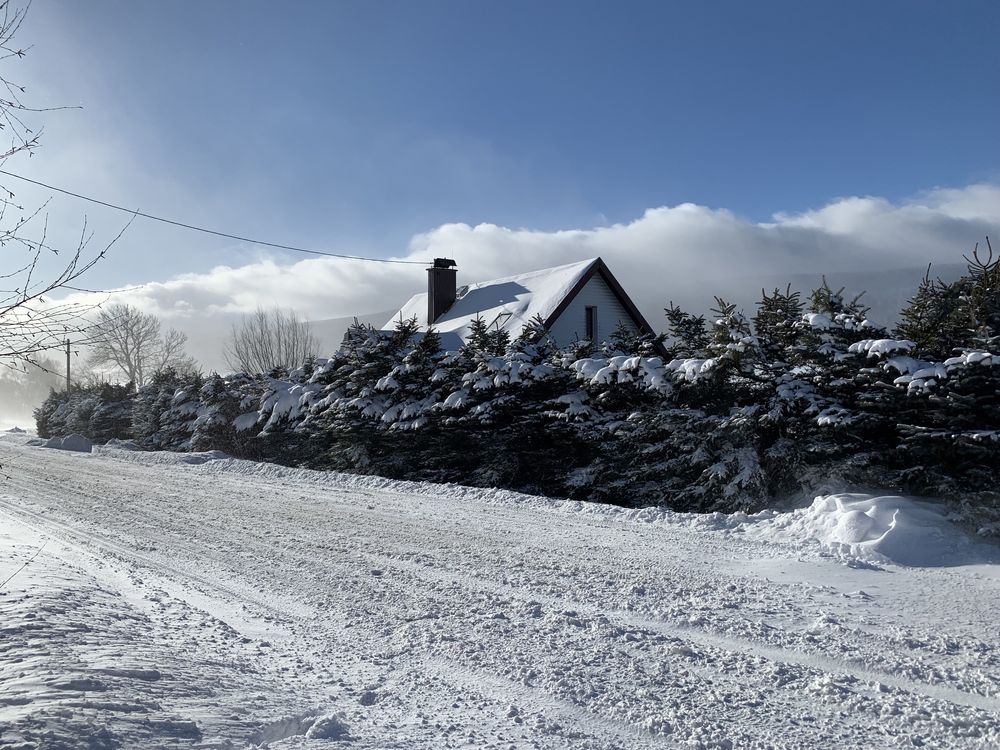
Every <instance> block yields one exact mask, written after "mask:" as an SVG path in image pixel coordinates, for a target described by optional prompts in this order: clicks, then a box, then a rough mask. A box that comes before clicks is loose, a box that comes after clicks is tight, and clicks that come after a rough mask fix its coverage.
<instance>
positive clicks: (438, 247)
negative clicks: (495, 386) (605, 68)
mask: <svg viewBox="0 0 1000 750" xmlns="http://www.w3.org/2000/svg"><path fill="white" fill-rule="evenodd" d="M998 228H1000V186H996V185H987V184H981V185H971V186H968V187H965V188H959V189H950V188H949V189H940V190H933V191H929V192H927V193H924V194H921V195H919V196H917V197H915V198H913V199H912V200H909V201H905V202H901V203H892V202H890V201H887V200H885V199H881V198H873V197H864V198H857V197H853V198H842V199H838V200H835V201H832V202H831V203H829V204H828V205H826V206H823V207H821V208H819V209H816V210H812V211H807V212H803V213H800V214H776V215H775V216H774V218H773V221H770V222H765V223H754V222H750V221H747V220H745V219H742V218H740V217H738V216H736V215H734V214H733V213H732V212H729V211H726V210H720V209H710V208H707V207H704V206H698V205H694V204H682V205H679V206H674V207H660V208H653V209H649V210H647V211H646V212H645V213H644V214H643V216H641V217H640V218H638V219H636V220H634V221H632V222H629V223H627V224H614V225H611V226H604V227H598V228H593V229H573V230H564V231H557V232H542V231H533V230H529V229H509V228H506V227H501V226H497V225H494V224H480V225H478V226H475V227H473V226H469V225H466V224H445V225H442V226H440V227H437V228H436V229H433V230H432V231H430V232H427V233H424V234H420V235H417V236H415V237H413V239H412V240H411V242H410V247H409V249H408V253H407V255H406V256H404V259H409V260H414V259H420V260H424V259H430V258H433V257H440V256H444V257H449V258H455V259H456V260H457V261H458V265H459V277H460V280H464V281H476V280H482V279H489V278H494V277H497V276H503V275H508V274H514V273H519V272H522V271H527V270H531V269H535V268H544V267H546V266H551V265H558V264H561V263H569V262H573V261H576V260H580V259H582V258H586V257H591V256H597V255H600V256H602V257H603V258H604V260H605V261H606V262H607V263H608V264H609V265H610V267H611V268H612V270H613V271H614V273H615V274H616V275H617V276H618V278H619V279H620V280H621V281H622V283H623V284H624V286H625V288H626V289H627V290H628V291H629V292H630V294H631V295H632V296H633V298H634V299H635V301H636V303H637V304H638V305H639V307H640V308H641V309H642V310H643V311H644V312H645V313H646V314H647V316H648V317H649V318H650V320H651V321H652V322H653V324H654V327H656V326H658V325H659V322H660V320H661V318H660V310H661V308H662V307H663V306H664V305H665V304H666V303H667V301H668V300H675V301H680V302H682V303H684V304H686V305H694V306H698V307H699V308H700V309H704V307H706V306H707V303H708V302H709V301H710V299H711V297H710V293H711V292H714V291H720V292H722V293H724V294H730V295H735V296H736V297H737V298H738V299H743V298H744V295H743V294H742V293H745V294H746V295H752V294H754V291H755V288H756V289H758V290H759V287H760V284H761V283H765V282H763V281H761V280H762V279H764V280H768V279H773V280H774V281H773V282H771V281H767V282H766V283H778V282H779V281H780V280H781V279H782V278H787V277H791V276H793V275H797V274H798V275H801V274H808V275H810V277H812V278H815V280H816V281H818V280H819V277H820V275H821V274H824V273H825V274H828V275H830V274H832V275H834V280H835V281H836V280H837V278H836V277H837V274H841V275H844V274H856V273H857V272H864V273H865V274H871V273H874V272H877V271H886V270H890V269H895V268H918V267H922V266H924V265H925V264H926V263H928V262H931V261H933V262H935V263H955V262H959V261H960V260H961V254H962V253H963V252H967V251H968V250H969V249H970V248H971V246H972V244H973V243H974V242H976V241H981V240H982V238H983V236H984V235H986V234H989V233H991V232H993V233H994V234H997V233H998ZM425 278H426V276H425V273H424V271H423V268H422V267H421V266H419V265H410V266H407V265H393V264H382V263H363V262H359V261H349V260H337V259H332V258H305V259H303V260H300V261H298V262H292V263H281V262H279V261H278V260H275V259H273V258H262V259H259V260H257V261H255V262H253V263H250V264H247V265H243V266H239V267H229V266H219V267H217V268H214V269H212V270H210V271H208V272H206V273H188V274H182V275H178V276H176V277H174V278H171V279H167V280H165V281H153V282H149V283H147V284H144V285H142V286H141V287H140V288H139V289H136V290H132V291H127V292H123V293H121V294H120V295H117V297H116V301H122V302H129V303H131V304H136V305H139V306H140V307H142V308H144V309H146V310H149V311H151V312H154V313H156V314H158V315H161V316H163V317H164V318H165V319H167V320H169V321H171V324H173V325H178V326H179V327H182V328H184V329H186V330H188V331H189V332H197V331H198V330H199V329H202V330H205V329H208V328H213V326H212V325H211V324H210V322H209V321H210V320H212V319H215V320H216V322H218V321H222V320H224V321H229V320H232V319H233V316H234V315H235V314H239V313H242V312H246V311H249V310H252V309H253V308H255V307H256V306H257V305H259V304H263V305H271V304H279V305H282V306H286V307H291V308H294V309H295V310H297V311H298V312H299V314H300V315H302V316H304V317H307V318H309V319H314V320H315V319H324V318H332V317H341V316H350V315H356V314H366V313H371V312H375V311H381V310H389V309H393V308H397V307H399V306H400V305H401V304H402V303H403V302H404V301H405V300H406V299H407V298H408V297H409V296H410V295H411V294H414V293H416V292H419V291H422V289H423V287H424V284H425V283H426V282H425ZM851 278H852V279H854V278H857V277H856V276H852V277H851ZM862 278H863V277H862ZM460 283H461V281H460ZM907 283H909V281H908V282H907ZM870 291H872V290H870ZM875 291H876V293H877V290H875ZM82 296H84V295H75V297H76V298H80V297H82ZM894 301H895V300H894ZM227 325H228V323H227ZM212 364H215V363H212Z"/></svg>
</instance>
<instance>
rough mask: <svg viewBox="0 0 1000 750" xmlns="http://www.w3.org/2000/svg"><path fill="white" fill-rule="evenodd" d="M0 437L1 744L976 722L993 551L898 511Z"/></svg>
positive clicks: (991, 665)
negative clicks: (410, 479)
mask: <svg viewBox="0 0 1000 750" xmlns="http://www.w3.org/2000/svg"><path fill="white" fill-rule="evenodd" d="M25 440H26V438H25V437H23V436H16V435H10V436H5V437H3V438H2V439H0V463H2V466H3V473H4V474H6V475H9V477H8V478H6V479H4V484H3V487H2V488H0V581H3V579H5V578H7V577H8V576H9V575H10V574H11V573H14V572H15V571H17V570H18V568H19V567H20V566H21V565H22V564H23V563H24V562H25V561H27V560H28V559H30V558H32V556H34V555H35V554H36V552H38V550H39V549H40V548H41V551H40V552H38V554H37V557H35V559H34V560H33V561H32V562H31V563H30V564H29V565H28V566H27V567H25V568H24V569H23V570H21V572H19V573H17V574H16V575H15V577H14V578H13V579H12V580H11V581H10V582H9V583H8V584H6V586H5V587H3V589H2V591H0V747H5V748H25V749H27V748H36V747H38V748H46V749H49V748H91V749H92V750H101V749H103V748H118V747H121V748H161V747H205V748H208V747H214V748H227V747H246V746H248V745H251V746H252V745H270V746H271V747H274V748H307V747H308V748H328V747H351V748H354V747H357V748H404V747H405V748H446V747H476V748H487V747H490V748H522V747H540V748H615V747H617V748H647V747H668V748H669V747H684V748H689V747H690V748H695V747H705V748H711V747H715V748H758V747H759V748H764V747H769V748H782V747H789V748H793V747H809V748H838V750H839V749H840V748H893V747H917V746H924V747H934V748H949V747H956V748H958V747H960V748H976V747H982V748H995V747H997V746H1000V638H998V630H1000V626H998V622H1000V618H998V610H1000V573H998V570H1000V565H998V561H997V556H996V553H995V549H994V548H991V547H986V546H977V545H976V544H975V543H972V542H965V541H962V539H961V538H960V537H959V536H957V534H958V532H956V531H954V530H950V529H948V528H946V527H945V526H942V525H941V523H940V519H937V520H935V518H936V517H933V514H931V515H927V514H926V513H924V514H923V515H922V513H923V511H921V510H920V509H919V508H918V509H917V511H916V512H915V513H914V514H910V515H905V514H899V513H896V512H895V511H893V510H892V503H889V505H888V506H882V505H879V506H878V507H877V508H875V510H878V511H879V513H871V512H869V513H867V514H865V513H863V512H862V511H864V510H865V509H866V508H869V506H870V505H871V504H870V502H869V501H866V500H865V499H863V498H862V499H857V498H854V499H852V498H846V499H844V498H841V499H840V501H841V502H842V503H843V502H847V503H848V504H850V503H851V502H855V501H857V502H859V503H861V504H860V505H857V506H856V507H855V506H851V507H853V508H854V509H853V510H851V509H850V508H847V509H845V508H840V509H839V510H838V511H837V512H831V511H832V510H836V509H833V508H832V505H835V504H836V502H835V501H834V500H828V501H824V502H825V503H826V505H823V504H820V506H817V507H815V508H814V509H813V510H812V511H800V512H798V513H795V514H783V515H775V516H773V517H760V518H751V519H746V518H741V517H724V516H713V517H692V516H684V515H678V514H666V513H659V512H652V511H646V512H628V511H622V510H616V509H609V508H601V507H598V506H583V505H580V504H575V503H562V502H557V501H548V500H542V499H536V498H526V497H523V496H517V495H513V494H511V493H503V492H484V491H476V490H463V489H461V488H448V487H435V486H432V485H418V484H406V483H394V482H387V481H384V480H376V479H369V478H350V477H343V476H338V475H324V474H317V473H314V472H305V471H296V470H289V469H282V468H279V467H274V466H267V465H259V464H252V463H248V462H242V461H233V460H229V459H220V458H218V457H215V456H208V455H200V456H199V455H188V456H184V455H175V454H157V453H152V454H149V453H129V452H125V451H112V452H106V453H103V454H99V453H95V454H83V453H71V452H66V451H58V450H51V449H46V448H40V447H35V446H30V445H26V444H25ZM865 502H869V505H865V504H864V503H865ZM897 510H898V508H897ZM880 513H881V514H882V516H885V517H882V516H880ZM887 513H888V515H886V514H887ZM927 513H930V512H929V511H928V512H927ZM862 515H864V516H865V518H862V517H861V516H862ZM865 519H868V520H865ZM873 519H874V520H873ZM892 519H895V521H894V522H893V521H892ZM904 521H905V522H904ZM894 523H895V525H893V524H894ZM880 524H881V525H880ZM887 528H889V529H890V530H891V533H889V534H884V533H883V532H884V531H885V530H886V529H887ZM897 532H898V533H897ZM904 532H905V533H904ZM810 534H813V535H815V534H820V535H821V536H824V538H826V539H827V540H830V539H838V540H839V541H841V542H843V544H842V545H841V546H839V547H836V548H834V547H830V546H824V545H822V544H820V543H818V542H817V541H816V540H815V539H810V538H809V535H810ZM908 539H909V540H913V539H916V540H918V544H917V545H916V547H914V545H912V544H908V543H907V541H906V540H908ZM42 545H44V547H42ZM925 552H926V553H927V554H925ZM881 554H890V555H891V556H896V557H897V558H898V557H899V556H903V557H907V556H909V558H908V559H909V560H910V561H911V562H913V561H924V562H927V561H930V562H934V563H935V564H936V566H935V567H906V566H902V565H898V564H895V563H890V562H885V561H884V558H883V557H881V556H880V555H881ZM316 717H325V718H320V719H319V720H318V721H317V720H316Z"/></svg>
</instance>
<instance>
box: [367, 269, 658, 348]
mask: <svg viewBox="0 0 1000 750" xmlns="http://www.w3.org/2000/svg"><path fill="white" fill-rule="evenodd" d="M457 276H458V272H457V270H456V269H455V261H453V260H450V259H448V258H435V260H434V265H433V266H432V267H431V268H428V269H427V291H426V292H424V293H422V294H417V295H415V296H413V297H412V298H411V299H410V301H409V302H407V303H406V304H405V305H403V307H402V309H400V310H399V312H398V313H396V314H395V315H393V316H392V318H391V319H390V320H389V321H388V322H387V323H386V324H385V325H384V326H383V328H384V329H387V330H389V329H392V327H393V326H394V325H395V324H396V323H397V321H399V320H400V319H402V320H408V319H410V318H412V317H414V316H416V318H417V320H418V321H419V323H420V331H421V332H426V331H427V329H428V328H429V327H430V326H432V325H433V326H434V329H435V330H436V331H437V332H438V333H439V334H440V336H441V343H442V345H443V346H444V347H445V348H446V349H457V348H458V347H460V346H461V345H462V344H463V343H464V341H465V340H466V337H467V336H468V335H469V327H470V325H471V324H472V322H473V321H474V320H475V319H476V316H480V317H481V318H482V319H483V320H484V321H485V322H486V324H487V326H488V327H490V328H491V329H503V330H506V331H507V332H508V333H509V334H510V336H511V338H512V339H513V338H516V337H517V336H518V335H520V333H521V330H522V328H523V327H524V326H525V325H526V324H527V323H528V322H529V321H531V320H532V319H534V318H535V317H536V316H540V317H541V319H542V320H544V321H545V327H546V329H547V330H548V331H549V334H550V335H551V336H552V338H553V339H554V340H555V342H556V343H557V344H558V345H560V346H565V345H567V344H569V343H572V342H573V341H574V340H577V339H587V340H589V341H594V342H598V343H599V342H603V341H606V340H608V339H609V338H610V337H611V334H612V333H613V332H614V330H615V328H616V327H617V326H618V325H619V324H623V325H624V326H625V328H626V329H627V330H629V331H630V332H633V333H650V334H651V333H653V329H652V328H651V327H650V325H649V323H647V322H646V319H645V318H643V317H642V313H640V312H639V310H638V308H636V306H635V304H634V303H633V302H632V300H631V299H629V296H628V294H626V293H625V290H624V289H623V288H622V285H621V284H619V283H618V280H617V279H615V277H614V275H613V274H612V273H611V270H610V269H609V268H608V266H607V264H606V263H605V262H604V261H603V260H601V259H600V258H591V259H590V260H584V261H580V262H579V263H570V264H568V265H565V266H557V267H555V268H545V269H542V270H540V271H530V272H528V273H522V274H519V275H517V276H508V277H506V278H502V279H494V280H492V281H481V282H479V283H476V284H469V285H468V286H462V287H458V286H457Z"/></svg>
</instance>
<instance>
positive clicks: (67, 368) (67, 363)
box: [66, 339, 69, 392]
mask: <svg viewBox="0 0 1000 750" xmlns="http://www.w3.org/2000/svg"><path fill="white" fill-rule="evenodd" d="M66 391H67V392H69V339H66Z"/></svg>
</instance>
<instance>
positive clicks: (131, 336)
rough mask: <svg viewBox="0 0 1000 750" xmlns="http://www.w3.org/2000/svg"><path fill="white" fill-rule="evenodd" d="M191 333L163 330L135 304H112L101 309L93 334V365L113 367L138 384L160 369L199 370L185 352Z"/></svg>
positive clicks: (91, 351) (91, 341)
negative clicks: (188, 336)
mask: <svg viewBox="0 0 1000 750" xmlns="http://www.w3.org/2000/svg"><path fill="white" fill-rule="evenodd" d="M185 344H187V335H186V334H184V333H181V332H180V331H177V330H174V329H173V328H171V329H169V330H168V331H167V332H166V333H165V334H162V335H161V333H160V321H159V319H158V318H157V317H156V316H155V315H151V314H149V313H144V312H143V311H142V310H140V309H139V308H137V307H133V306H132V305H110V306H109V307H106V308H104V309H102V310H100V311H99V312H98V316H97V322H96V323H95V324H94V326H93V330H92V332H91V334H90V356H89V358H88V362H89V364H90V365H91V367H95V368H111V369H113V370H115V371H117V372H119V373H121V374H122V375H124V376H125V378H126V379H127V380H128V381H129V382H131V383H134V384H135V385H136V387H138V386H140V385H143V384H145V383H146V381H147V380H148V378H149V377H150V376H151V375H153V374H154V373H156V372H159V371H160V370H165V369H166V368H168V367H172V368H173V369H175V370H178V371H180V372H189V371H191V370H194V369H195V362H194V360H193V359H191V357H189V356H187V354H186V353H185V352H184V346H185Z"/></svg>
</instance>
